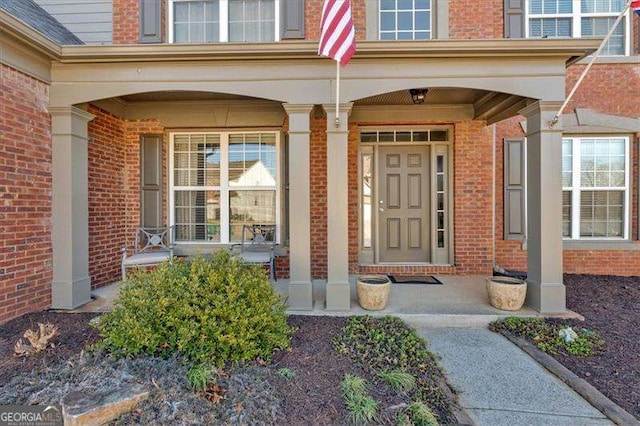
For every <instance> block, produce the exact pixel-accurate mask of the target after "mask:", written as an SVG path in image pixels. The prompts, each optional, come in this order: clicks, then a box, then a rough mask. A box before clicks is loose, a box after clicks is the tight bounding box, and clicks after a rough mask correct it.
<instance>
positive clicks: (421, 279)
mask: <svg viewBox="0 0 640 426" xmlns="http://www.w3.org/2000/svg"><path fill="white" fill-rule="evenodd" d="M389 279H390V280H391V282H392V283H394V284H442V281H440V280H439V279H437V278H436V277H434V276H433V275H389Z"/></svg>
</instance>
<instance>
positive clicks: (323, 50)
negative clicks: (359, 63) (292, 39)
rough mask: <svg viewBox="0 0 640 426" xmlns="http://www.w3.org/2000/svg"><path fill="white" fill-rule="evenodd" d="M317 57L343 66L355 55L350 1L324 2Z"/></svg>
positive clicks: (329, 0) (326, 0)
mask: <svg viewBox="0 0 640 426" xmlns="http://www.w3.org/2000/svg"><path fill="white" fill-rule="evenodd" d="M320 26H321V28H322V33H321V34H320V46H319V47H318V55H320V56H327V57H329V58H333V59H335V60H336V61H338V62H339V63H340V65H342V66H345V65H347V63H348V62H349V60H350V59H351V57H352V56H353V54H354V53H356V34H355V30H354V28H353V20H352V19H351V0H324V4H323V5H322V21H321V24H320Z"/></svg>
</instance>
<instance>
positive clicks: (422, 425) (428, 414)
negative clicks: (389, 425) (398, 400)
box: [405, 401, 439, 426]
mask: <svg viewBox="0 0 640 426" xmlns="http://www.w3.org/2000/svg"><path fill="white" fill-rule="evenodd" d="M405 415H406V416H407V417H408V418H409V420H410V422H411V423H410V424H411V425H413V426H438V424H439V423H438V419H436V416H435V415H434V414H433V411H431V409H430V408H429V407H427V406H426V404H424V403H423V402H420V401H414V402H412V403H411V404H409V406H408V407H407V409H406V411H405Z"/></svg>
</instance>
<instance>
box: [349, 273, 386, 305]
mask: <svg viewBox="0 0 640 426" xmlns="http://www.w3.org/2000/svg"><path fill="white" fill-rule="evenodd" d="M390 289H391V281H389V279H388V278H387V277H385V276H382V275H363V276H361V277H358V280H357V281H356V291H357V293H358V303H360V306H362V307H363V308H364V309H367V310H369V311H379V310H381V309H384V308H385V307H386V306H387V301H388V300H389V290H390Z"/></svg>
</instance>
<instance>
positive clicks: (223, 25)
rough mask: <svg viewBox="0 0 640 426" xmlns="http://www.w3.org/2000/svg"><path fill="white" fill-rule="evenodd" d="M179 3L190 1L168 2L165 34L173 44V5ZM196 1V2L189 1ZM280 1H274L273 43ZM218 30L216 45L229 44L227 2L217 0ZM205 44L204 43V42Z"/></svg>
mask: <svg viewBox="0 0 640 426" xmlns="http://www.w3.org/2000/svg"><path fill="white" fill-rule="evenodd" d="M181 1H186V2H188V1H190V0H168V6H167V7H168V13H167V24H166V25H167V27H168V28H167V34H168V42H169V43H175V41H174V25H173V19H174V17H173V8H174V6H173V5H174V4H175V3H179V2H181ZM191 1H197V0H191ZM280 1H281V0H274V27H275V28H274V31H275V34H274V38H273V40H274V41H275V42H277V41H280ZM218 2H219V3H218V7H219V9H218V28H219V33H218V37H219V41H218V43H228V42H229V0H218ZM205 43H206V42H205Z"/></svg>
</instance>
